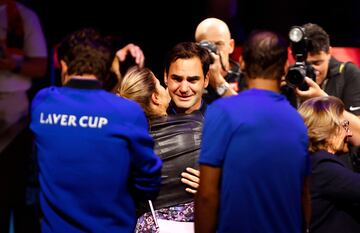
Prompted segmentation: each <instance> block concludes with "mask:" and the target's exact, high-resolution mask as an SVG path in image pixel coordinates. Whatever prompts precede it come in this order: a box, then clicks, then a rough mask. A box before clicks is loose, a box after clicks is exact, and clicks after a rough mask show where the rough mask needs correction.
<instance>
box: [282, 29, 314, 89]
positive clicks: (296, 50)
mask: <svg viewBox="0 0 360 233" xmlns="http://www.w3.org/2000/svg"><path fill="white" fill-rule="evenodd" d="M289 39H290V42H291V44H290V46H291V52H292V54H293V56H294V58H295V64H293V65H291V66H290V67H289V70H288V72H287V74H286V76H285V80H286V83H287V85H288V86H290V87H292V88H299V89H300V90H302V91H306V90H308V89H309V87H308V85H307V83H306V82H305V76H307V77H309V78H311V79H312V80H314V81H315V80H316V74H315V70H314V68H313V67H312V66H311V65H309V64H306V57H307V44H308V38H307V37H306V33H305V29H304V28H302V27H299V26H293V27H292V28H291V29H290V32H289Z"/></svg>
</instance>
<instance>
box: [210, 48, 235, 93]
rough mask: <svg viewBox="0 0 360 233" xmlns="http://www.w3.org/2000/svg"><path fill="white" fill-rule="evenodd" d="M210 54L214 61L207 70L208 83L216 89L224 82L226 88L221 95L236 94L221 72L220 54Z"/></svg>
mask: <svg viewBox="0 0 360 233" xmlns="http://www.w3.org/2000/svg"><path fill="white" fill-rule="evenodd" d="M211 56H212V57H213V59H214V63H213V64H211V65H210V68H209V72H208V75H209V85H210V86H211V87H212V88H213V89H214V90H217V88H218V87H220V86H221V85H224V84H225V85H226V86H227V88H226V91H225V92H224V94H222V96H231V95H237V92H236V91H235V90H233V89H232V88H231V87H230V85H229V84H228V83H227V82H226V80H225V78H224V76H223V75H222V74H221V63H220V56H219V55H217V54H214V53H211Z"/></svg>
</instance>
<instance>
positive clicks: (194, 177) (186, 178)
mask: <svg viewBox="0 0 360 233" xmlns="http://www.w3.org/2000/svg"><path fill="white" fill-rule="evenodd" d="M181 176H182V177H183V178H181V182H183V183H184V184H186V185H188V186H190V187H189V188H185V191H186V192H189V193H193V194H195V193H196V192H197V189H198V187H199V183H200V171H199V170H196V169H194V168H191V167H187V168H186V172H182V173H181Z"/></svg>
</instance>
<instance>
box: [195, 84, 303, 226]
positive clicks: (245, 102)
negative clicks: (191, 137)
mask: <svg viewBox="0 0 360 233" xmlns="http://www.w3.org/2000/svg"><path fill="white" fill-rule="evenodd" d="M213 105H214V106H213V107H209V109H208V111H209V114H213V113H216V114H217V116H218V117H219V118H218V119H217V121H218V122H219V123H217V124H216V125H213V128H212V129H214V131H212V132H207V133H209V134H210V135H213V138H212V139H209V138H204V139H203V141H205V142H206V143H204V144H203V145H202V148H203V150H204V153H205V154H206V151H207V150H211V149H212V148H211V147H210V145H211V144H212V143H214V141H219V142H218V143H219V144H222V145H226V147H223V148H224V151H221V152H220V154H222V153H224V157H225V158H226V159H223V160H222V166H223V173H222V178H221V195H222V199H221V203H220V205H221V208H220V213H219V216H220V218H219V221H220V225H219V228H218V229H219V232H236V231H233V229H238V230H239V232H240V229H241V232H284V233H285V232H300V230H301V228H300V227H301V224H302V223H301V218H302V217H301V203H300V201H299V200H300V199H301V193H302V188H303V180H302V179H301V177H303V176H305V172H304V171H305V167H304V165H305V162H304V159H305V154H306V152H305V151H304V148H305V146H306V143H307V137H306V134H305V133H306V129H305V128H304V125H303V122H302V120H301V118H300V117H299V115H298V114H297V112H296V110H295V109H294V108H293V107H292V106H291V105H290V104H289V103H288V102H287V100H286V98H285V97H283V96H282V95H280V94H277V93H274V92H271V91H265V90H259V89H251V90H249V91H244V93H240V94H239V96H235V97H229V99H227V100H226V101H222V100H219V101H217V102H214V104H213ZM234 106H236V107H234ZM220 108H221V109H222V112H221V113H219V112H218V111H217V109H220ZM211 123H212V124H213V123H214V122H211ZM205 124H206V122H205ZM219 131H220V132H219ZM218 134H220V135H222V137H221V138H220V137H218V136H215V135H218ZM223 135H228V137H223ZM225 149H226V150H225ZM218 159H219V160H220V159H221V158H218ZM200 162H202V163H206V162H207V160H205V159H203V160H200ZM253 222H255V223H256V224H252V223H253ZM231 229H232V230H231Z"/></svg>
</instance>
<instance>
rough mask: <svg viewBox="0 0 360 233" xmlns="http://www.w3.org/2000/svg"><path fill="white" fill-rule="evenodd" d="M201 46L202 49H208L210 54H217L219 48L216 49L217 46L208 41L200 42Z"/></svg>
mask: <svg viewBox="0 0 360 233" xmlns="http://www.w3.org/2000/svg"><path fill="white" fill-rule="evenodd" d="M199 45H200V46H201V47H202V48H205V49H207V50H208V51H209V52H210V53H215V54H217V47H216V44H214V43H212V42H210V41H208V40H202V41H200V43H199Z"/></svg>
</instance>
